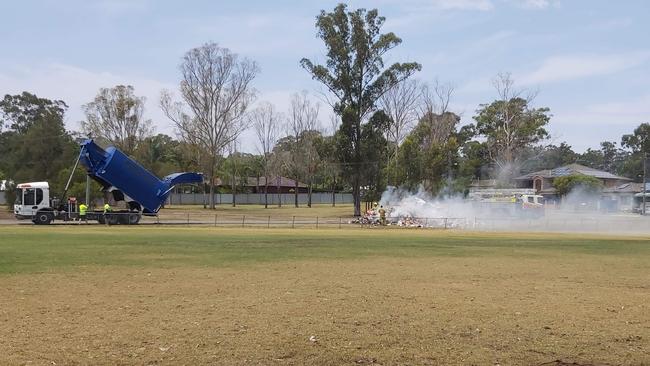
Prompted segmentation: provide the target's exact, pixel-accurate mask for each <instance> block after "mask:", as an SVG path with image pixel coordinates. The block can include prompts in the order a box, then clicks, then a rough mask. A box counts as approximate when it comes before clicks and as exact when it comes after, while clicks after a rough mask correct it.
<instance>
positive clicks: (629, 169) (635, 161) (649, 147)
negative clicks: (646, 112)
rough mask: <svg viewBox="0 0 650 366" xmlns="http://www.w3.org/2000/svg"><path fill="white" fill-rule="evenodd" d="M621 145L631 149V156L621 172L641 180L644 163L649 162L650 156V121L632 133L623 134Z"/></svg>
mask: <svg viewBox="0 0 650 366" xmlns="http://www.w3.org/2000/svg"><path fill="white" fill-rule="evenodd" d="M621 146H622V147H624V148H625V149H627V150H628V151H629V156H628V158H627V159H625V162H624V164H623V166H622V168H621V172H620V174H621V175H624V176H627V177H630V178H633V179H634V180H635V181H637V182H641V181H642V180H643V165H644V163H645V164H648V162H647V160H648V158H650V123H642V124H640V125H639V126H638V127H637V128H635V129H634V132H633V133H632V134H627V135H623V138H622V139H621ZM646 178H647V177H646Z"/></svg>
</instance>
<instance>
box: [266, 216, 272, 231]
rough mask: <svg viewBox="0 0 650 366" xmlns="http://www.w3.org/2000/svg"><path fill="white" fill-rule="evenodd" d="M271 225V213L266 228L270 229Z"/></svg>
mask: <svg viewBox="0 0 650 366" xmlns="http://www.w3.org/2000/svg"><path fill="white" fill-rule="evenodd" d="M270 227H271V215H269V219H268V220H267V221H266V228H267V229H269V228H270Z"/></svg>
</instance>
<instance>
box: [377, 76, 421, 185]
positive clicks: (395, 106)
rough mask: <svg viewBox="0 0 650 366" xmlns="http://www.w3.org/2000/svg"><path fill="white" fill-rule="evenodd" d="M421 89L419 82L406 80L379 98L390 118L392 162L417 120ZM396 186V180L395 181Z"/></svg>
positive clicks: (382, 107) (389, 133)
mask: <svg viewBox="0 0 650 366" xmlns="http://www.w3.org/2000/svg"><path fill="white" fill-rule="evenodd" d="M420 96H421V87H420V83H419V82H418V81H417V80H411V79H409V80H404V81H402V82H400V83H398V84H397V85H395V86H394V87H392V88H391V89H389V90H388V91H387V92H386V93H384V95H382V96H381V98H379V105H380V107H381V109H382V110H383V111H384V112H385V113H386V115H388V117H390V121H391V123H390V127H389V128H388V133H387V136H386V137H387V138H388V140H389V141H390V142H392V144H393V147H394V149H393V151H392V152H391V153H390V154H391V156H390V160H391V161H392V160H395V159H396V158H397V153H398V148H399V144H400V143H402V141H403V140H404V137H406V135H407V134H408V133H409V132H410V130H411V128H412V127H413V126H412V125H413V122H415V121H416V120H417V109H418V104H419V103H420V100H421V98H420ZM392 183H393V184H395V179H393V182H392Z"/></svg>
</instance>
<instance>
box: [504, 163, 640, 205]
mask: <svg viewBox="0 0 650 366" xmlns="http://www.w3.org/2000/svg"><path fill="white" fill-rule="evenodd" d="M576 174H578V175H580V174H582V175H587V176H591V177H595V178H598V179H599V180H600V181H601V182H602V184H603V190H602V192H601V195H600V197H594V199H593V200H592V203H593V204H594V206H595V207H597V208H599V209H601V210H606V211H619V210H626V211H627V210H630V211H631V210H632V209H633V207H634V205H635V202H634V196H635V194H637V193H639V192H641V191H642V186H641V184H640V183H639V184H636V183H632V179H629V178H626V177H621V176H619V175H615V174H612V173H609V172H606V171H603V170H598V169H593V168H589V167H586V166H584V165H580V164H569V165H565V166H562V167H558V168H555V169H546V170H540V171H537V172H532V173H529V174H526V175H522V176H520V177H517V178H515V182H516V185H517V187H520V188H533V189H534V190H535V192H536V193H537V194H540V195H542V196H544V198H545V199H546V200H547V202H549V203H553V202H559V201H560V197H558V194H557V191H556V189H555V187H554V186H553V181H554V180H555V178H559V177H564V176H568V175H576Z"/></svg>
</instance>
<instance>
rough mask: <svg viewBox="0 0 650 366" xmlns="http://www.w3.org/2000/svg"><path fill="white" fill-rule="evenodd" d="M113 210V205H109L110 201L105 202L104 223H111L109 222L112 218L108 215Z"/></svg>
mask: <svg viewBox="0 0 650 366" xmlns="http://www.w3.org/2000/svg"><path fill="white" fill-rule="evenodd" d="M111 211H112V210H111V205H109V204H108V202H106V203H105V204H104V223H105V224H106V225H110V223H109V221H110V220H109V219H108V217H106V216H107V214H108V213H110V212H111Z"/></svg>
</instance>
